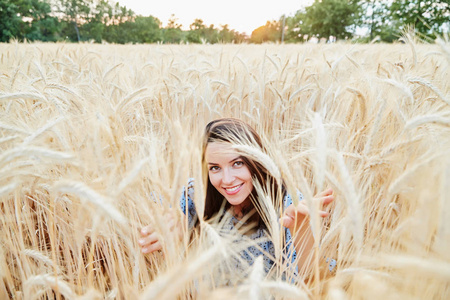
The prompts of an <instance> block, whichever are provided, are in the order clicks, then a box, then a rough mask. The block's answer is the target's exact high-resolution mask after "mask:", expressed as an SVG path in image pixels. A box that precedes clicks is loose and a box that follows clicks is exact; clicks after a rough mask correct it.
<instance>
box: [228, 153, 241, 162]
mask: <svg viewBox="0 0 450 300" xmlns="http://www.w3.org/2000/svg"><path fill="white" fill-rule="evenodd" d="M238 159H242V156H241V155H239V156H238V157H236V158H233V159H232V160H230V163H231V162H233V161H236V160H238Z"/></svg>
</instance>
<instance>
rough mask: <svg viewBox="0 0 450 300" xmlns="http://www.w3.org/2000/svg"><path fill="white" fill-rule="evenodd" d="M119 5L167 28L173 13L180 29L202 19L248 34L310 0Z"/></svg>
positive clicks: (167, 0)
mask: <svg viewBox="0 0 450 300" xmlns="http://www.w3.org/2000/svg"><path fill="white" fill-rule="evenodd" d="M118 2H119V4H120V5H121V6H126V7H127V9H131V10H133V11H134V12H135V13H136V15H143V16H149V15H151V16H153V17H156V18H158V19H159V20H160V21H161V22H162V26H163V27H165V26H166V25H167V21H168V20H169V18H170V16H171V15H172V14H174V15H175V18H177V22H178V23H179V24H181V25H183V27H182V28H183V29H185V30H187V29H189V25H190V24H192V23H193V22H194V20H195V19H202V20H203V23H204V24H205V25H206V26H209V25H211V24H214V26H215V27H216V28H220V25H225V24H228V28H229V29H234V30H236V31H239V32H243V33H246V34H248V35H251V33H252V31H253V30H255V29H256V28H258V27H260V26H263V25H265V24H266V22H267V21H271V20H279V19H280V17H281V16H282V15H283V14H284V15H286V16H291V15H294V14H295V12H296V11H297V10H299V9H301V8H303V7H305V6H307V5H310V4H311V3H312V2H313V1H312V0H276V1H274V0H226V1H223V0H222V1H214V0H209V1H208V0H118Z"/></svg>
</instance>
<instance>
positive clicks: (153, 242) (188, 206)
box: [138, 178, 197, 254]
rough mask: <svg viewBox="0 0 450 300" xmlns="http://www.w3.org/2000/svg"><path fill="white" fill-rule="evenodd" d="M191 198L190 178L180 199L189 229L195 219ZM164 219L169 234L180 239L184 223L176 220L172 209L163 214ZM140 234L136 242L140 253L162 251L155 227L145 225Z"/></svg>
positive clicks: (159, 237)
mask: <svg viewBox="0 0 450 300" xmlns="http://www.w3.org/2000/svg"><path fill="white" fill-rule="evenodd" d="M193 196H194V180H193V179H192V178H191V179H189V183H188V185H187V188H183V192H182V193H181V197H180V209H181V211H182V212H183V214H184V215H186V216H187V221H188V227H189V229H190V228H191V227H192V226H193V224H194V223H195V221H196V218H197V212H196V210H195V205H194V201H192V199H193ZM164 219H165V221H166V222H167V225H168V228H169V230H170V232H173V233H175V234H177V235H178V236H179V237H180V239H181V238H182V235H183V232H184V227H185V226H183V225H184V222H180V221H179V220H178V218H177V214H176V212H175V211H173V208H171V209H169V211H168V212H166V213H165V214H164ZM177 220H178V221H177ZM140 234H141V238H140V239H139V240H138V243H139V246H140V247H141V252H142V253H144V254H147V253H152V252H155V251H158V250H161V249H162V243H161V241H162V237H161V235H160V234H159V233H158V232H157V231H156V230H155V226H152V225H147V226H145V227H143V228H142V229H141V231H140Z"/></svg>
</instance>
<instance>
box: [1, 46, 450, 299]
mask: <svg viewBox="0 0 450 300" xmlns="http://www.w3.org/2000/svg"><path fill="white" fill-rule="evenodd" d="M449 62H450V45H449V44H448V43H445V42H438V43H437V44H435V45H429V44H420V43H419V42H417V41H415V40H414V39H413V38H409V39H406V43H405V44H396V45H347V44H332V45H309V44H303V45H122V46H119V45H98V44H97V45H95V44H20V43H11V44H0V197H1V198H0V210H1V217H0V278H1V279H0V298H1V299H8V298H14V299H46V298H52V299H53V297H56V298H57V299H78V298H79V299H96V298H98V299H135V298H138V297H141V298H142V299H152V298H154V299H174V298H180V299H189V298H190V297H192V298H196V299H211V298H215V299H220V298H224V299H225V298H226V299H230V298H231V299H232V298H238V297H244V298H253V299H261V298H264V297H268V296H269V295H273V296H274V297H275V298H277V299H290V298H295V299H302V298H305V299H306V298H329V299H350V298H353V299H449V298H450V288H449V287H450V258H449V253H450V128H449V126H450V80H449V78H450V74H449V73H450V72H449V71H450V70H449ZM219 117H237V118H241V119H243V120H245V121H247V122H248V123H250V124H251V125H252V126H254V127H255V128H256V130H257V131H258V132H259V133H261V135H262V136H263V137H264V139H265V140H266V143H267V145H268V147H269V151H270V153H271V156H272V159H273V162H274V163H275V165H277V166H278V167H279V169H280V171H281V172H282V174H283V175H284V177H285V179H286V182H287V185H288V188H289V190H290V191H291V192H292V191H294V190H295V188H298V189H300V190H301V191H302V192H303V194H304V195H305V198H306V200H307V201H308V199H310V198H311V197H312V195H314V193H315V192H317V191H319V190H321V189H323V188H324V187H326V186H331V187H333V189H334V190H335V194H336V202H335V204H334V206H333V209H332V216H331V217H330V218H329V219H327V220H326V225H327V226H326V230H324V231H322V232H321V233H319V234H320V235H321V237H322V238H321V240H320V243H321V246H320V248H318V249H316V251H318V252H319V253H320V255H319V256H320V257H333V258H335V259H337V262H338V266H337V270H336V272H335V273H333V274H327V272H326V271H320V270H319V266H318V265H321V264H324V263H325V262H323V261H320V262H318V263H317V264H318V265H316V268H315V270H314V274H315V276H314V279H311V280H308V281H306V282H304V281H302V280H299V281H298V282H294V281H290V280H287V281H283V280H282V275H281V273H280V272H275V273H274V274H271V276H269V277H267V278H264V275H263V274H262V273H261V270H260V268H261V265H260V264H259V263H257V264H255V265H254V266H252V267H248V268H247V270H245V272H240V271H239V272H238V271H237V270H234V271H233V270H229V271H227V272H224V270H225V269H224V268H223V263H224V264H226V263H227V262H229V260H230V258H229V255H228V254H229V253H232V252H233V251H234V250H233V247H232V245H230V238H229V237H228V238H227V237H220V236H218V235H217V234H215V233H217V231H215V230H216V229H215V227H211V228H209V227H208V228H209V229H208V230H204V232H206V233H205V234H204V235H202V236H199V237H194V239H193V241H194V242H193V243H192V245H191V246H188V244H189V233H188V232H187V231H186V232H185V233H184V235H183V237H182V238H181V240H179V239H177V238H175V237H173V235H170V234H169V229H168V226H167V222H165V220H164V217H163V213H164V212H166V211H167V210H168V209H169V207H170V206H172V207H174V206H175V207H177V206H178V199H179V196H180V193H181V191H182V187H183V186H184V185H186V183H187V182H188V178H190V177H194V178H195V179H196V183H197V182H198V183H199V184H198V188H196V193H197V191H198V193H197V194H196V195H195V196H196V198H195V201H196V203H197V204H198V205H201V203H202V202H201V201H202V200H201V199H202V197H201V196H202V184H201V167H200V151H201V149H200V144H201V139H200V137H201V132H202V130H203V128H204V126H205V125H206V123H207V122H209V121H210V120H212V119H215V118H219ZM294 193H295V192H294ZM178 217H179V219H180V220H181V222H182V220H183V218H182V214H181V213H179V214H178ZM313 220H315V219H314V218H313ZM146 224H154V225H155V226H156V227H157V230H158V232H160V233H161V235H162V236H164V241H165V248H164V250H163V252H162V253H156V254H154V255H149V256H144V255H142V254H140V252H139V251H140V249H139V246H138V244H137V239H138V237H139V234H138V232H139V229H140V228H141V226H142V225H146ZM317 228H318V226H315V230H317ZM250 242H251V241H248V243H250ZM217 245H219V246H221V247H218V246H217ZM221 264H222V266H221ZM325 264H326V263H325ZM246 272H249V274H250V275H249V276H243V274H245V273H246ZM300 273H301V274H300V277H301V278H305V277H306V276H307V274H304V272H303V271H301V272H300ZM319 275H320V276H319ZM292 276H293V275H292V274H288V277H289V278H292ZM238 283H239V284H238Z"/></svg>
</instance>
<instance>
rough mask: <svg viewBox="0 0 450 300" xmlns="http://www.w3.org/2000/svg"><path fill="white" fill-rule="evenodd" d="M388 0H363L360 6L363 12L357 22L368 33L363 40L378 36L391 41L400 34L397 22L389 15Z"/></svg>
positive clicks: (385, 40) (382, 39)
mask: <svg viewBox="0 0 450 300" xmlns="http://www.w3.org/2000/svg"><path fill="white" fill-rule="evenodd" d="M390 4H391V1H390V0H363V1H361V7H362V9H363V11H365V12H366V13H365V14H361V19H360V21H359V22H357V24H358V25H359V26H362V27H366V28H367V29H368V32H369V35H368V36H367V37H366V38H363V39H362V40H363V41H366V42H368V41H372V40H373V39H375V38H376V37H378V38H379V39H380V40H381V41H383V42H393V41H394V40H397V39H398V37H399V36H400V34H399V32H400V30H399V27H400V25H399V23H398V21H396V20H393V19H392V17H391V15H390Z"/></svg>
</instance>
